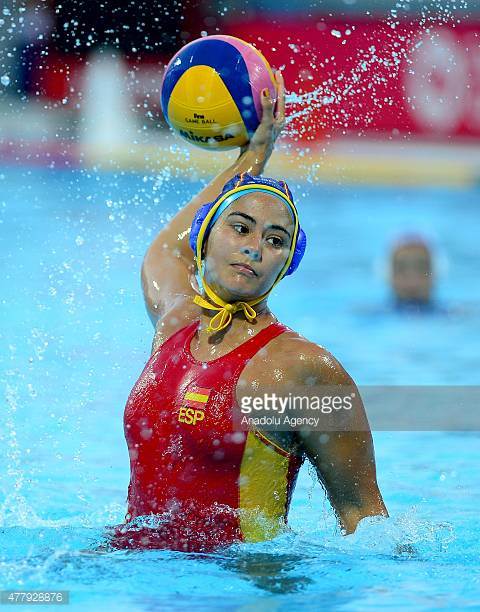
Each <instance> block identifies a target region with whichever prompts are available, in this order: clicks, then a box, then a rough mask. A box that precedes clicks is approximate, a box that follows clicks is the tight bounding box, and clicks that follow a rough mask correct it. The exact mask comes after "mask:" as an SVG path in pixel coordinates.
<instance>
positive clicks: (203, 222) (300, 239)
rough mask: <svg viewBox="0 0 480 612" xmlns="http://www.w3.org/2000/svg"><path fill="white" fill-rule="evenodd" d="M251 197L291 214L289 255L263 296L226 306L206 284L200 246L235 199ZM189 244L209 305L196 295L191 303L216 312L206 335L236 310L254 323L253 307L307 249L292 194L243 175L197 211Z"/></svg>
mask: <svg viewBox="0 0 480 612" xmlns="http://www.w3.org/2000/svg"><path fill="white" fill-rule="evenodd" d="M252 193H265V194H268V195H271V196H273V197H275V198H277V199H279V200H281V201H282V202H283V203H284V204H285V206H286V207H287V208H288V210H289V211H290V214H291V215H292V219H293V222H294V231H293V236H292V242H291V246H290V252H289V255H288V257H287V260H286V262H285V264H284V266H283V268H282V270H281V271H280V273H279V275H278V276H277V278H276V279H275V282H274V283H273V285H272V286H271V287H270V289H269V290H268V291H267V292H266V293H264V294H262V295H260V296H258V297H256V298H255V299H252V300H245V301H238V302H232V303H227V302H225V301H224V300H222V299H221V298H220V297H219V296H218V295H217V294H216V293H215V292H214V291H213V290H212V288H211V287H209V286H208V284H207V283H206V281H205V278H204V265H203V264H204V262H203V246H204V244H205V242H206V240H207V238H208V235H209V233H210V230H211V229H212V227H213V225H214V223H215V222H216V221H217V219H218V217H219V216H220V215H221V214H222V213H223V211H224V210H225V209H226V208H228V206H229V205H230V204H232V203H233V202H235V201H236V200H237V199H238V198H241V197H242V196H245V195H249V194H252ZM189 241H190V246H191V248H192V250H193V252H194V254H195V261H196V264H197V277H198V279H199V285H200V286H201V288H202V289H203V291H204V293H205V295H206V297H207V298H208V299H209V301H207V300H206V299H204V298H203V297H201V296H199V295H197V296H195V298H194V302H195V303H196V304H198V305H199V306H202V307H204V308H208V309H210V310H218V311H219V312H218V313H217V314H216V315H215V316H214V317H212V319H211V321H210V325H209V327H208V330H209V331H219V330H221V329H224V328H225V327H227V326H228V325H229V324H230V322H231V320H232V315H233V314H234V313H235V312H237V311H238V310H243V312H244V314H245V317H246V318H247V319H248V320H249V321H253V319H255V317H256V312H255V310H254V309H253V306H255V305H256V304H258V303H259V302H261V301H262V300H264V299H265V298H266V297H267V295H268V294H269V293H270V292H271V291H272V289H273V288H274V287H275V285H276V284H277V283H278V282H280V280H281V279H282V278H283V277H284V276H288V275H289V274H292V273H293V272H295V270H296V269H297V268H298V265H299V264H300V261H301V260H302V257H303V255H304V253H305V248H306V245H307V238H306V236H305V233H304V231H303V230H302V229H301V227H300V222H299V219H298V212H297V209H296V207H295V204H294V202H293V197H292V194H291V192H290V189H289V188H288V185H287V184H286V183H285V181H277V180H275V179H272V178H267V177H260V176H252V175H250V174H248V173H246V172H243V173H242V174H237V175H236V176H234V177H233V178H232V179H231V180H230V181H228V183H226V184H225V185H224V187H223V189H222V192H221V193H220V194H219V195H218V197H217V198H216V199H215V200H214V201H213V202H208V203H207V204H204V205H203V206H201V207H200V208H199V210H198V211H197V212H196V214H195V216H194V218H193V222H192V226H191V229H190V237H189Z"/></svg>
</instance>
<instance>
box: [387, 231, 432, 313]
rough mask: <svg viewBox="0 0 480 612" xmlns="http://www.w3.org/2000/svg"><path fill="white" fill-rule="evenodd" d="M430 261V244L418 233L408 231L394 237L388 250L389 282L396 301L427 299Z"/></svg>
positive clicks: (422, 300) (429, 292) (419, 301)
mask: <svg viewBox="0 0 480 612" xmlns="http://www.w3.org/2000/svg"><path fill="white" fill-rule="evenodd" d="M432 260H433V257H432V252H431V247H430V244H429V242H428V241H427V240H426V238H424V237H423V236H421V235H420V234H413V233H409V234H404V235H402V236H401V237H399V238H397V240H396V241H395V242H394V244H393V245H392V248H391V253H390V282H391V286H392V290H393V292H394V295H395V298H396V300H397V301H398V302H400V303H404V302H405V303H406V302H417V303H428V302H430V300H431V298H432V290H433V261H432Z"/></svg>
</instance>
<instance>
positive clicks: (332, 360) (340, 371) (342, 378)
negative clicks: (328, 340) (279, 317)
mask: <svg viewBox="0 0 480 612" xmlns="http://www.w3.org/2000/svg"><path fill="white" fill-rule="evenodd" d="M274 342H275V344H276V346H275V348H276V350H277V352H278V353H279V357H278V359H280V360H281V361H282V362H283V364H284V366H286V367H288V369H289V370H290V371H291V372H292V373H293V372H294V373H295V374H296V375H297V376H299V375H300V376H314V377H315V378H316V379H317V380H318V382H320V383H321V384H335V385H339V384H349V385H350V384H352V382H353V381H352V379H351V377H350V375H349V374H348V372H347V371H346V370H345V368H344V367H343V366H342V364H341V363H340V361H339V360H338V359H337V358H336V357H335V356H334V355H332V353H330V351H328V350H327V349H326V348H325V347H324V346H321V345H319V344H316V343H315V342H312V341H311V340H308V339H307V338H305V337H304V336H302V335H300V334H298V333H297V332H295V331H293V330H292V329H290V328H287V330H286V331H285V332H284V333H283V334H281V335H280V336H278V337H277V338H275V340H274ZM272 344H273V342H272ZM272 348H273V347H272Z"/></svg>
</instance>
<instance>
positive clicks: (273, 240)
mask: <svg viewBox="0 0 480 612" xmlns="http://www.w3.org/2000/svg"><path fill="white" fill-rule="evenodd" d="M267 242H270V244H271V245H272V246H274V247H275V248H276V249H281V248H282V247H283V246H284V244H285V242H284V240H283V239H282V238H280V236H269V237H268V238H267Z"/></svg>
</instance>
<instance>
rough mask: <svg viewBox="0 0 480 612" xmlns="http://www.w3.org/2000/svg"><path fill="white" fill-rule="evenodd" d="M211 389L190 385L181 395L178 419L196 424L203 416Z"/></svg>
mask: <svg viewBox="0 0 480 612" xmlns="http://www.w3.org/2000/svg"><path fill="white" fill-rule="evenodd" d="M210 392H211V389H205V388H204V387H192V388H191V389H189V390H187V392H186V393H185V395H184V396H183V402H182V407H181V408H180V410H179V412H178V421H179V422H180V423H185V424H186V425H196V424H197V423H198V422H199V421H203V419H204V418H205V413H204V410H205V404H206V403H207V402H208V398H209V397H210Z"/></svg>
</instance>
